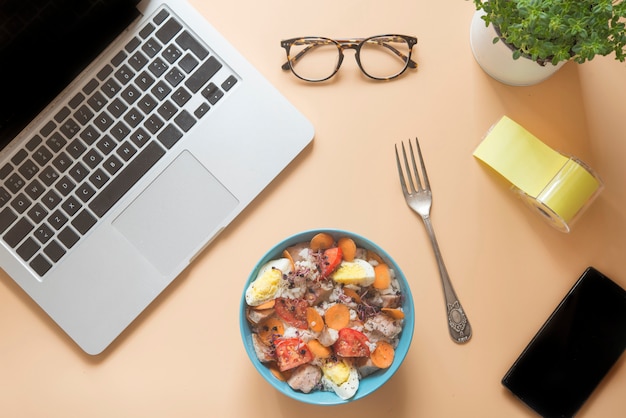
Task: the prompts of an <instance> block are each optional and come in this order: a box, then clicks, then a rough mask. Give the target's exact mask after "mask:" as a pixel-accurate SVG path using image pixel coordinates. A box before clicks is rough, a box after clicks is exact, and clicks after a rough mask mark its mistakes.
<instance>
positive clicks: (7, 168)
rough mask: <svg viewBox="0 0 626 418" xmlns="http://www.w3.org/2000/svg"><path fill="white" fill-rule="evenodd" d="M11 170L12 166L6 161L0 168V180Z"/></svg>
mask: <svg viewBox="0 0 626 418" xmlns="http://www.w3.org/2000/svg"><path fill="white" fill-rule="evenodd" d="M12 172H13V166H12V165H11V164H9V163H6V164H5V165H3V166H2V167H1V168H0V180H4V179H5V178H7V177H8V176H9V174H11V173H12Z"/></svg>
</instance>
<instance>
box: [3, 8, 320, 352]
mask: <svg viewBox="0 0 626 418" xmlns="http://www.w3.org/2000/svg"><path fill="white" fill-rule="evenodd" d="M0 19H1V21H0V91H1V92H2V95H1V97H0V144H1V146H2V150H1V151H0V236H1V239H0V265H1V267H2V269H3V270H4V271H6V273H7V274H8V275H9V276H10V277H11V278H13V279H14V280H15V281H16V282H17V283H18V284H19V285H20V286H21V288H22V289H24V291H25V292H26V293H27V294H28V295H30V297H31V298H32V299H33V300H34V301H35V302H36V303H37V304H39V306H41V308H42V309H43V310H44V311H45V312H47V314H48V315H49V316H50V317H51V318H52V319H53V320H54V321H55V322H56V323H57V324H58V325H59V326H60V327H61V328H62V329H63V330H64V331H65V332H66V333H67V334H68V335H69V336H70V337H71V338H72V339H73V340H74V341H75V342H76V343H77V344H78V345H79V346H80V347H81V348H82V349H83V350H84V351H85V352H87V353H89V354H98V353H100V352H102V351H103V350H104V349H105V348H106V347H107V346H108V345H109V344H110V343H111V342H112V341H113V340H114V339H115V338H116V337H117V336H118V335H119V334H120V333H121V332H122V331H123V330H124V329H125V328H126V327H127V326H128V325H129V324H130V323H131V322H132V321H133V320H134V319H135V318H136V317H137V316H138V315H139V314H140V313H141V312H142V311H143V310H144V309H145V308H146V306H148V305H149V304H150V303H151V302H152V301H153V300H154V299H155V298H156V297H157V296H158V295H159V293H161V292H162V291H163V290H164V289H165V287H166V286H168V284H169V283H170V282H172V280H173V279H174V278H175V277H176V276H177V275H178V274H179V273H180V272H181V271H182V270H183V269H184V268H185V267H186V266H187V265H188V264H189V263H190V262H191V261H192V260H193V259H194V257H195V256H196V255H198V254H199V253H200V252H201V251H202V250H203V249H204V248H205V247H206V246H207V245H208V244H209V243H210V242H211V240H212V239H213V238H215V236H216V235H217V234H218V233H219V232H220V231H222V230H223V229H224V228H225V227H226V226H227V225H228V224H229V223H230V222H231V221H232V220H233V219H234V218H235V217H236V216H237V215H238V214H239V213H240V212H241V211H242V210H243V209H244V208H245V207H246V206H247V205H248V204H249V203H250V202H251V201H252V200H253V199H254V198H255V196H257V195H258V194H259V193H260V192H261V191H262V190H263V189H264V188H265V187H266V186H267V185H268V184H269V183H270V182H271V181H272V180H273V179H274V178H275V177H276V176H277V175H278V174H279V173H280V172H281V171H282V170H283V169H284V168H285V166H287V165H288V164H289V163H290V162H291V161H292V160H293V159H294V158H295V157H296V156H297V155H298V154H299V153H300V151H302V149H303V148H305V147H306V146H307V144H309V143H310V142H311V140H312V138H313V128H312V126H311V124H310V123H309V122H308V121H307V120H306V119H305V118H304V117H303V116H302V115H301V114H300V113H299V112H298V111H297V110H296V109H294V107H293V106H292V105H291V104H290V103H288V101H287V100H286V99H285V98H284V97H282V96H281V95H280V94H279V93H278V92H277V91H276V90H275V89H274V88H273V87H272V86H270V84H269V83H268V82H267V81H266V80H265V79H264V78H263V77H262V76H261V75H260V74H259V73H258V72H257V71H255V70H254V68H252V66H251V65H250V64H249V63H248V62H247V61H246V60H245V59H244V58H242V57H241V56H240V55H239V54H238V53H237V52H236V51H235V50H234V49H233V47H232V46H231V45H229V44H228V42H227V41H226V40H225V39H224V38H223V37H221V36H220V35H219V34H218V33H217V32H216V31H215V29H213V28H212V27H211V26H210V25H209V24H208V23H207V22H206V21H205V20H204V18H203V17H202V16H200V15H198V13H197V12H196V11H195V9H193V8H192V7H191V6H190V5H188V4H187V3H186V2H184V0H165V1H164V0H161V1H151V0H144V1H141V2H138V1H136V0H135V1H133V0H3V1H2V2H0Z"/></svg>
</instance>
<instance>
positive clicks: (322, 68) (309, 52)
mask: <svg viewBox="0 0 626 418" xmlns="http://www.w3.org/2000/svg"><path fill="white" fill-rule="evenodd" d="M339 54H340V50H339V47H338V46H337V44H335V43H334V42H333V41H331V40H330V39H325V38H302V39H299V40H297V41H295V42H294V43H293V44H292V45H291V48H290V49H289V63H290V65H291V70H292V71H293V73H294V74H295V75H297V76H298V77H300V78H303V79H305V80H309V81H322V80H326V79H328V78H330V77H331V76H332V75H333V74H335V72H336V71H337V68H338V66H339V57H340V55H339Z"/></svg>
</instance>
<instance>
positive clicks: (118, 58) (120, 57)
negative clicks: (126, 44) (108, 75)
mask: <svg viewBox="0 0 626 418" xmlns="http://www.w3.org/2000/svg"><path fill="white" fill-rule="evenodd" d="M126 57H127V55H126V52H124V51H120V52H118V53H117V54H115V56H114V57H113V58H112V59H111V64H113V66H114V67H119V66H120V64H121V63H123V62H124V60H125V59H126Z"/></svg>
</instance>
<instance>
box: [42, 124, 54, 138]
mask: <svg viewBox="0 0 626 418" xmlns="http://www.w3.org/2000/svg"><path fill="white" fill-rule="evenodd" d="M56 127H57V125H56V123H54V122H53V121H49V122H48V123H46V124H45V125H44V126H43V128H41V129H40V130H39V133H40V134H41V136H43V137H44V138H45V137H47V136H48V135H50V134H51V133H52V131H54V129H55V128H56Z"/></svg>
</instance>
